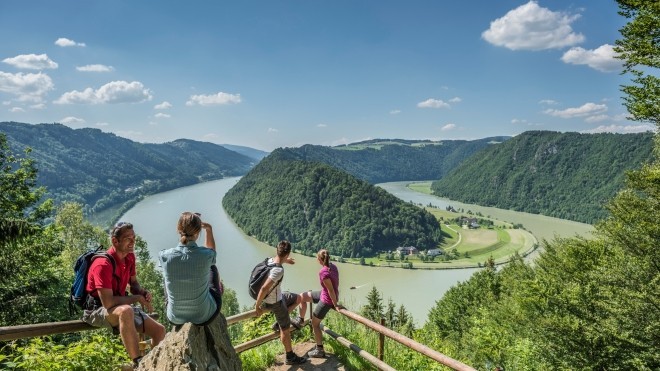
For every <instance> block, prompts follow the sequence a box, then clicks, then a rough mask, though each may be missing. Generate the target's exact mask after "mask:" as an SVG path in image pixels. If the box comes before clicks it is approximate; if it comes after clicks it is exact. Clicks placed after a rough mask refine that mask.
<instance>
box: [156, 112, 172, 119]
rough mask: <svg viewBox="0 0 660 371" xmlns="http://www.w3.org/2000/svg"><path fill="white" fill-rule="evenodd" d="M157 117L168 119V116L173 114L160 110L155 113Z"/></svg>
mask: <svg viewBox="0 0 660 371" xmlns="http://www.w3.org/2000/svg"><path fill="white" fill-rule="evenodd" d="M155 117H156V118H157V119H168V118H170V117H172V116H171V115H168V114H167V113H161V112H158V113H157V114H156V115H155Z"/></svg>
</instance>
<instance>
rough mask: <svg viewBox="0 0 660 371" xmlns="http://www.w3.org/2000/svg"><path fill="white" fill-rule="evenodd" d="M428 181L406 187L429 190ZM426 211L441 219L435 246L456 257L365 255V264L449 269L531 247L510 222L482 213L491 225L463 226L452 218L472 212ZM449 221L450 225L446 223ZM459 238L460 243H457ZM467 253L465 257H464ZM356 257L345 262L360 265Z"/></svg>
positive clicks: (499, 258)
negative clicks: (424, 258)
mask: <svg viewBox="0 0 660 371" xmlns="http://www.w3.org/2000/svg"><path fill="white" fill-rule="evenodd" d="M425 184H429V185H430V182H420V183H411V184H410V185H409V186H408V187H410V188H411V189H414V188H413V187H417V185H419V188H420V189H428V186H427V185H425ZM426 210H427V211H428V212H430V213H431V214H432V215H433V216H435V217H436V219H438V220H439V221H440V225H441V230H442V233H443V236H444V241H443V243H442V244H440V245H439V246H438V247H439V248H441V249H443V250H445V252H449V251H451V250H453V249H455V250H456V252H457V253H458V256H459V257H458V258H457V259H453V260H447V261H445V260H443V257H442V256H437V257H435V258H434V260H433V261H431V262H423V261H422V260H421V259H420V257H419V256H408V260H404V261H401V260H398V259H394V260H390V261H388V260H386V259H385V254H380V255H379V256H377V257H369V258H364V263H365V265H370V266H376V267H395V268H405V267H407V265H408V264H409V263H412V264H413V268H418V269H449V268H465V267H476V266H479V265H480V264H483V263H484V262H486V261H487V260H489V259H490V258H493V259H494V260H495V262H497V263H503V262H506V261H508V259H509V258H510V256H511V255H513V254H515V253H518V254H521V255H524V254H525V253H527V252H529V251H531V250H532V249H533V248H534V244H535V243H536V239H535V238H534V236H532V235H531V234H530V233H529V232H527V231H525V230H522V229H513V225H512V224H511V223H507V222H503V221H500V220H494V219H490V218H488V217H484V216H476V217H477V218H480V219H487V220H491V221H493V227H488V228H484V227H482V228H478V229H463V227H462V226H459V225H457V224H453V223H454V219H456V218H457V217H460V216H468V217H475V215H468V214H461V213H456V212H451V211H446V210H442V209H437V208H433V207H426ZM445 223H450V224H448V225H447V224H445ZM459 241H460V242H459ZM466 253H467V256H466ZM360 260H361V259H359V258H354V259H345V261H346V262H349V263H353V264H360Z"/></svg>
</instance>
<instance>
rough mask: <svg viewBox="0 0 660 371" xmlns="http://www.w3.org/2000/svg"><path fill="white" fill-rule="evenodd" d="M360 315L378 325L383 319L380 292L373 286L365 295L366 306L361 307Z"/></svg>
mask: <svg viewBox="0 0 660 371" xmlns="http://www.w3.org/2000/svg"><path fill="white" fill-rule="evenodd" d="M361 312H362V315H363V316H364V317H366V318H367V319H370V320H372V321H374V322H376V323H380V319H381V318H383V298H382V296H381V295H380V292H379V291H378V289H377V288H376V286H373V287H372V288H371V291H369V294H367V304H366V305H365V306H363V307H362V311H361Z"/></svg>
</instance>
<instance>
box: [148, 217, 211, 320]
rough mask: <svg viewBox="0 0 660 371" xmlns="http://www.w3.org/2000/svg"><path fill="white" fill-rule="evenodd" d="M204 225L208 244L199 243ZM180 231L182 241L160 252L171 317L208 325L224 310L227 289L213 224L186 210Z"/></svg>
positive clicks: (180, 224) (168, 314) (181, 218)
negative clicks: (216, 261) (218, 258)
mask: <svg viewBox="0 0 660 371" xmlns="http://www.w3.org/2000/svg"><path fill="white" fill-rule="evenodd" d="M202 229H203V230H204V231H205V234H206V236H205V243H204V245H205V246H198V245H197V243H196V241H197V239H198V238H199V235H200V234H201V231H202ZM177 232H178V233H179V236H180V239H179V244H178V245H177V246H176V247H173V248H171V249H167V250H163V251H161V252H160V253H159V256H158V258H159V261H160V264H161V266H162V268H163V279H164V281H165V292H166V295H167V297H166V300H167V319H168V320H169V321H170V322H171V323H173V324H174V325H183V324H184V323H186V322H192V323H194V324H196V325H207V324H209V323H210V322H211V321H213V319H215V317H216V316H217V315H218V313H220V308H221V306H222V291H223V287H222V283H221V282H220V276H219V274H218V269H217V268H216V266H215V257H216V251H215V239H214V238H213V228H212V227H211V225H210V224H209V223H205V222H202V219H201V216H200V214H197V213H191V212H184V213H182V214H181V216H180V217H179V222H178V224H177Z"/></svg>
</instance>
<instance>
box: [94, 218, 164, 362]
mask: <svg viewBox="0 0 660 371" xmlns="http://www.w3.org/2000/svg"><path fill="white" fill-rule="evenodd" d="M110 238H111V241H112V247H110V249H108V254H110V256H112V258H113V259H114V261H115V265H116V269H115V271H114V272H113V270H112V263H111V262H110V261H109V260H108V259H104V258H97V259H94V261H92V264H91V266H90V267H89V273H88V274H87V288H86V291H87V293H89V296H88V301H87V308H88V309H87V310H85V312H84V314H83V321H85V322H87V323H89V324H90V325H92V326H96V327H106V328H112V329H113V331H114V332H116V331H119V334H120V336H121V340H122V342H123V343H124V347H125V348H126V351H127V352H128V355H129V356H130V357H131V359H132V360H133V363H134V365H135V366H137V364H138V363H139V362H140V359H141V357H140V350H139V347H138V342H139V340H138V332H141V333H144V334H146V335H148V336H149V337H151V346H152V348H153V347H155V346H156V345H158V343H160V342H161V341H162V340H163V338H164V337H165V327H163V325H161V324H160V323H158V322H156V321H155V320H154V319H153V318H151V317H149V316H148V315H147V314H146V313H145V312H143V311H142V309H140V308H138V307H134V306H132V304H135V303H140V304H141V306H142V308H144V309H146V310H147V311H149V312H151V311H152V310H153V308H152V306H151V294H150V293H149V292H148V291H147V290H145V289H143V288H142V287H141V286H140V284H139V283H138V281H137V276H136V272H135V255H134V254H133V248H134V247H135V232H134V231H133V225H132V224H130V223H123V222H120V223H117V225H116V226H115V227H114V228H113V229H112V233H111V235H110ZM127 286H130V291H131V295H127V294H126V287H127Z"/></svg>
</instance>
